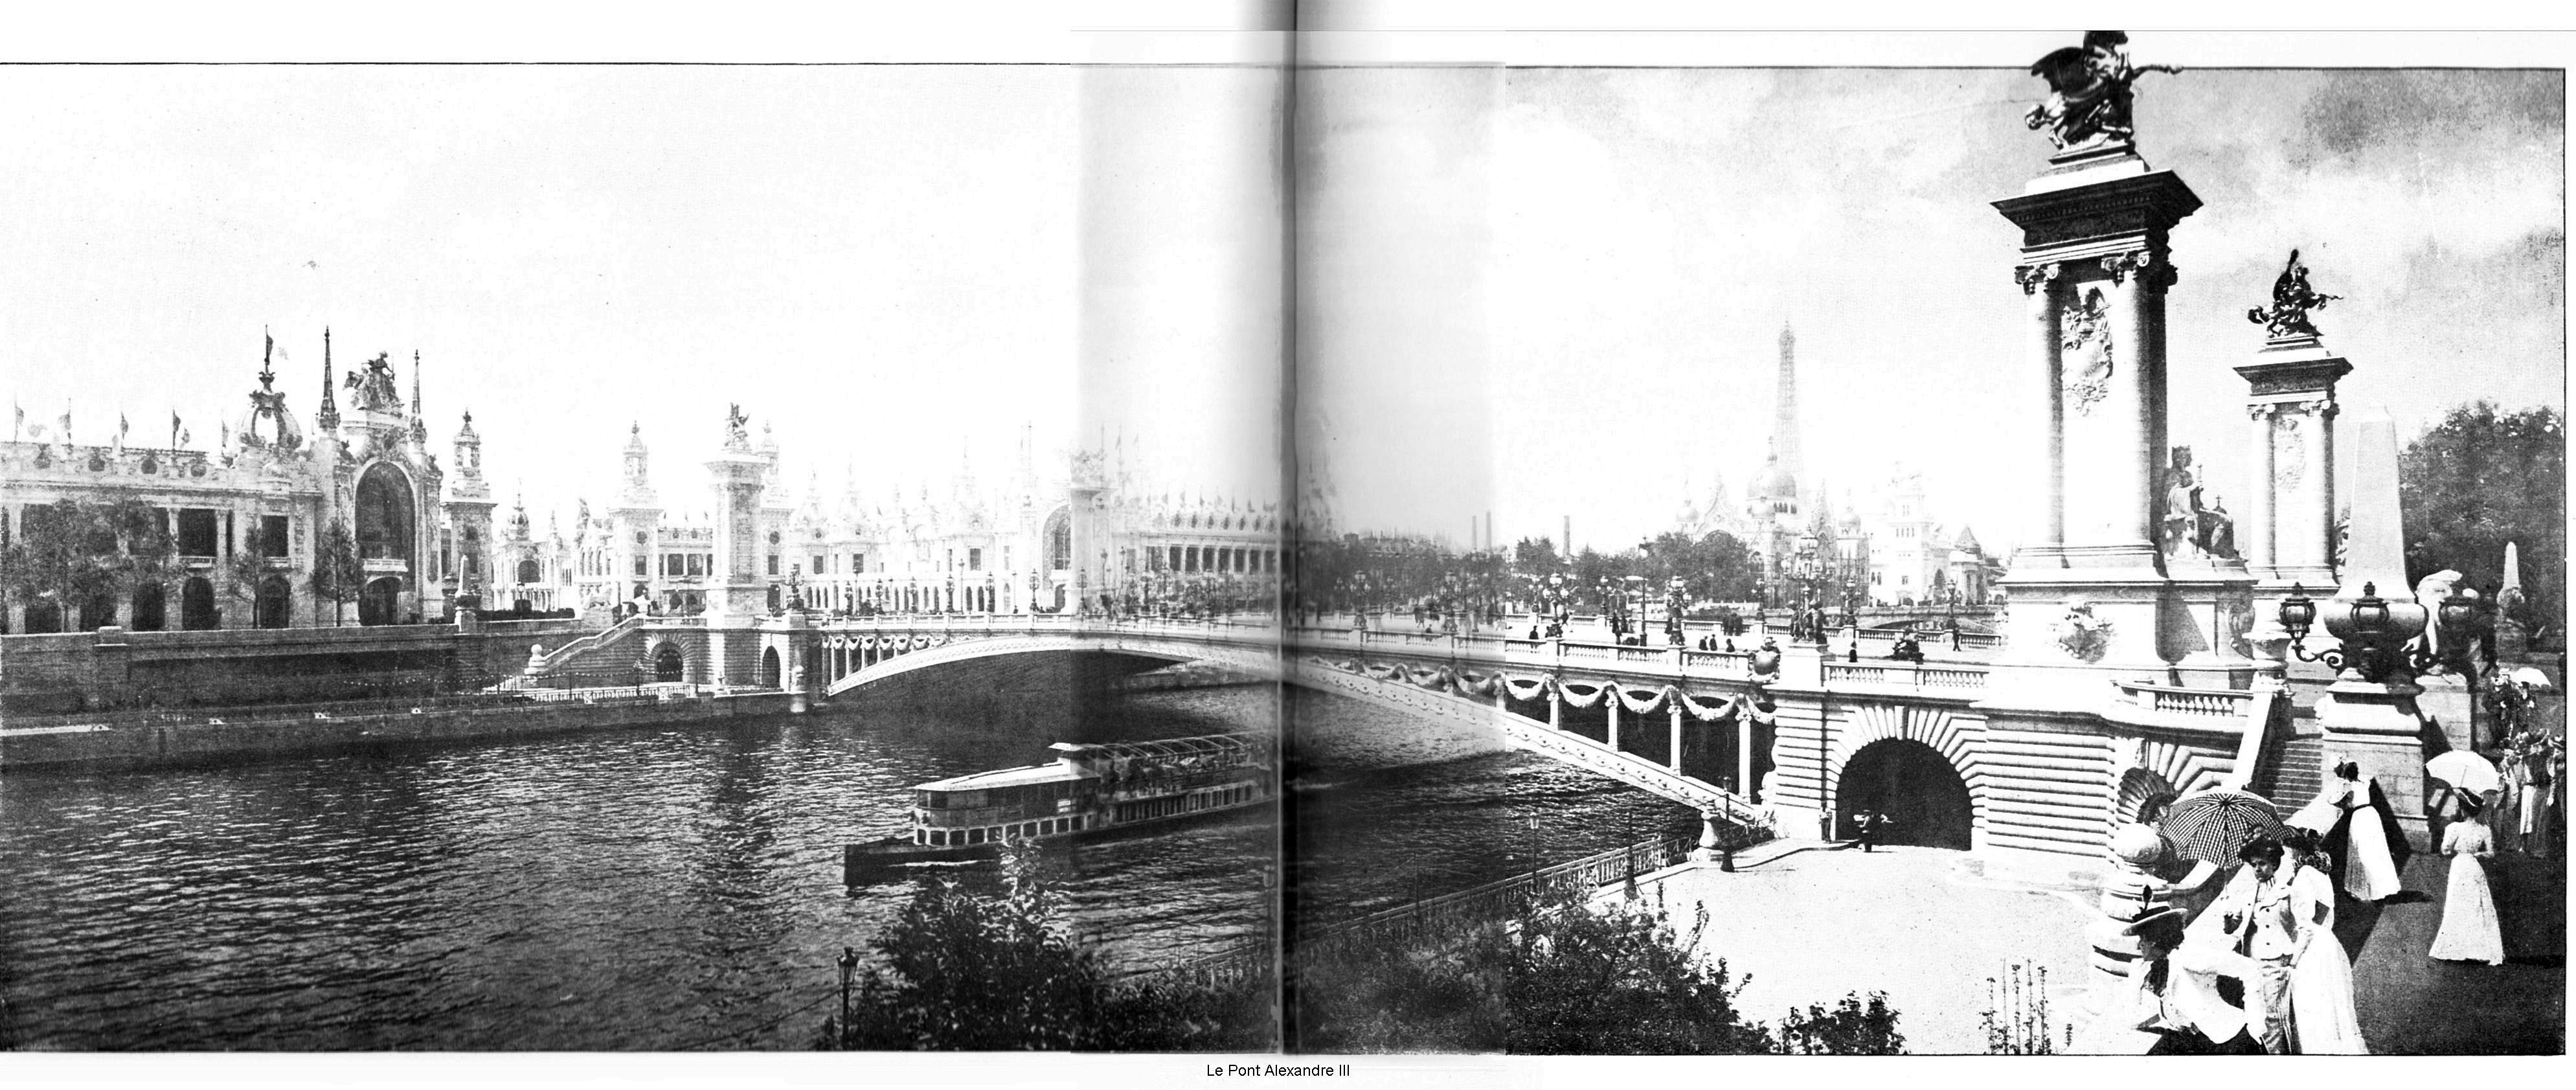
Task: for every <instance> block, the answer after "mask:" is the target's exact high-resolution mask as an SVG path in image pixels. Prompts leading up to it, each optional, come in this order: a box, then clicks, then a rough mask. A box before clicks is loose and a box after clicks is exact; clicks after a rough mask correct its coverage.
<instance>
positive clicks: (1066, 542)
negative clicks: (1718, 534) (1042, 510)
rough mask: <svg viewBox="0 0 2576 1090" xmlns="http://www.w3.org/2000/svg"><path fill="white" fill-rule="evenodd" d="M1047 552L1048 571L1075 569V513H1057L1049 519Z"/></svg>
mask: <svg viewBox="0 0 2576 1090" xmlns="http://www.w3.org/2000/svg"><path fill="white" fill-rule="evenodd" d="M1046 551H1047V570H1048V571H1067V570H1070V569H1071V568H1072V567H1073V513H1072V512H1070V511H1057V512H1056V513H1055V514H1053V515H1050V516H1048V517H1047V528H1046Z"/></svg>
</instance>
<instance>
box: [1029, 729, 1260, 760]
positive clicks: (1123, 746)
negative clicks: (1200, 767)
mask: <svg viewBox="0 0 2576 1090" xmlns="http://www.w3.org/2000/svg"><path fill="white" fill-rule="evenodd" d="M1264 741H1265V740H1264V739H1262V738H1260V737H1257V736H1254V735H1249V734H1202V735H1199V736H1198V737H1195V738H1165V739H1161V740H1159V741H1152V742H1099V743H1093V744H1087V745H1086V744H1082V743H1076V742H1058V743H1056V744H1054V745H1052V746H1048V747H1047V748H1048V749H1052V750H1054V751H1056V752H1057V753H1061V754H1063V755H1064V756H1065V757H1066V759H1069V760H1077V761H1084V760H1088V761H1100V760H1111V761H1114V760H1120V759H1133V758H1138V757H1146V758H1157V759H1162V758H1172V757H1207V756H1215V755H1220V754H1235V753H1244V752H1248V751H1251V750H1253V749H1255V748H1257V747H1259V746H1261V745H1262V744H1263V743H1264Z"/></svg>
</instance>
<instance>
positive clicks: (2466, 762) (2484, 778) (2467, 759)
mask: <svg viewBox="0 0 2576 1090" xmlns="http://www.w3.org/2000/svg"><path fill="white" fill-rule="evenodd" d="M2424 774H2425V775H2427V776H2431V777H2433V778H2434V779H2437V780H2440V781H2442V782H2443V783H2447V784H2450V785H2451V787H2452V788H2453V789H2455V790H2458V791H2462V792H2466V793H2468V794H2470V795H2483V794H2486V793H2487V792H2489V791H2495V790H2500V789H2502V788H2503V787H2504V777H2503V776H2502V775H2500V774H2498V773H2497V772H2496V766H2495V764H2494V763H2493V762H2490V761H2488V760H2487V759H2486V758H2484V757H2480V756H2478V755H2477V754H2475V753H2471V752H2469V751H2468V750H2465V749H2455V750H2452V751H2450V752H2449V753H2445V754H2442V755H2441V756H2439V757H2435V758H2433V759H2432V760H2429V761H2426V762H2424Z"/></svg>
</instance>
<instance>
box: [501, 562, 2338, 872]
mask: <svg viewBox="0 0 2576 1090" xmlns="http://www.w3.org/2000/svg"><path fill="white" fill-rule="evenodd" d="M1514 631H1526V628H1525V627H1523V628H1517V629H1515V630H1514ZM1590 634H1591V633H1588V632H1585V631H1583V630H1581V629H1577V630H1575V632H1574V633H1573V634H1572V637H1571V638H1567V639H1560V640H1532V639H1526V638H1521V637H1519V636H1516V635H1511V634H1507V633H1505V632H1501V631H1489V632H1482V633H1474V634H1457V635H1449V634H1435V633H1422V632H1404V631H1378V630H1357V629H1354V628H1351V627H1349V626H1347V625H1324V626H1307V625H1296V626H1288V627H1285V628H1283V627H1282V626H1280V625H1278V624H1277V623H1275V622H1274V621H1272V620H1270V619H1269V618H1266V617H1263V618H1248V619H1240V620H1215V621H1205V620H1202V621H1174V620H1151V619H1125V620H1111V619H1108V618H1096V617H1078V616H1062V615H998V616H987V615H909V616H883V617H873V618H862V619H838V618H825V617H819V616H816V615H812V614H794V613H791V614H788V615H785V616H779V617H761V618H737V619H734V620H732V621H729V622H727V621H717V622H713V623H711V622H710V619H708V618H702V617H687V618H647V619H644V620H641V621H629V622H626V623H623V624H621V625H620V626H618V627H617V628H615V629H612V630H610V631H608V632H603V633H600V634H598V638H596V639H591V640H584V641H576V644H575V645H573V646H567V647H566V648H564V649H562V650H561V651H559V652H557V653H555V654H552V655H542V656H538V657H536V658H533V659H532V660H531V662H530V663H529V667H528V676H527V677H526V678H525V679H523V681H522V682H521V683H522V684H527V685H535V686H544V687H550V688H565V687H568V686H572V685H580V684H590V683H615V684H632V683H633V679H634V678H635V676H636V674H637V672H638V669H639V665H640V666H641V667H643V668H644V669H645V670H647V671H651V672H654V673H655V674H656V676H660V674H661V672H663V671H673V672H676V676H672V677H671V678H670V680H676V681H685V682H689V683H692V684H699V685H713V686H716V687H718V688H720V689H721V688H725V687H732V688H735V689H752V690H768V691H779V690H784V691H786V692H787V694H788V695H789V696H790V698H791V700H792V701H795V702H797V706H801V704H802V702H803V701H806V700H808V699H812V698H818V697H819V698H824V699H829V698H831V697H836V696H846V695H849V694H852V693H855V692H858V691H860V690H863V689H866V688H868V687H870V686H874V685H879V684H884V683H888V682H896V683H897V684H895V685H893V686H890V688H892V689H894V690H897V691H903V690H906V689H907V688H909V689H911V690H913V691H915V692H919V691H922V690H927V691H928V692H929V694H930V698H931V699H937V700H948V699H952V698H953V700H955V701H983V702H986V703H988V704H989V703H997V702H998V703H1001V704H1009V703H1011V702H1014V701H1016V700H1019V699H1020V698H1021V694H1020V693H1009V692H1002V691H1000V690H1002V689H1004V688H1007V687H1013V686H1016V687H1017V688H1019V689H1020V690H1022V692H1024V693H1025V692H1035V691H1036V689H1033V688H1031V686H1033V685H1034V686H1040V687H1043V686H1045V685H1048V684H1053V683H1054V680H1053V679H1056V678H1058V677H1071V676H1096V674H1097V671H1098V668H1099V667H1100V666H1102V665H1103V664H1106V665H1107V668H1108V669H1110V670H1112V671H1126V672H1135V671H1139V670H1145V669H1152V668H1154V667H1156V666H1159V665H1163V664H1172V663H1182V662H1215V663H1220V664H1223V665H1225V666H1227V667H1231V668H1233V669H1237V670H1241V671H1243V672H1244V673H1245V674H1247V675H1250V676H1255V677H1263V678H1271V679H1276V680H1279V681H1282V682H1285V683H1289V684H1296V685H1300V686H1305V687H1308V688H1311V689H1318V690H1322V691H1326V692H1333V693H1338V694H1341V695H1345V696H1348V697H1351V698H1354V699H1357V700H1361V701H1365V702H1368V703H1372V704H1377V705H1380V706H1383V707H1388V708H1393V709H1396V710H1399V711H1402V712H1404V713H1406V714H1408V715H1411V716H1416V717H1421V718H1427V719H1431V720H1435V721H1439V722H1444V723H1450V724H1456V725H1460V726H1467V727H1473V728H1477V729H1482V730H1490V731H1493V732H1495V733H1496V734H1497V735H1498V736H1499V738H1500V740H1501V741H1502V743H1503V744H1506V745H1510V746H1515V747H1520V748H1526V749H1529V750H1531V751H1533V752H1537V753H1541V754H1544V755H1546V756H1548V757H1550V758H1552V759H1555V760H1559V761H1564V762H1567V763H1570V764H1575V765H1579V766H1581V767H1584V768H1587V769H1590V770H1592V771H1595V772H1598V773H1600V774H1602V775H1606V776H1611V777H1613V778H1615V779H1618V780H1621V781H1623V782H1626V783H1629V784H1631V785H1634V786H1636V787H1639V788H1641V789H1643V790H1647V791H1651V792H1654V793H1655V794H1658V795H1662V796H1664V797H1666V798H1670V799H1673V800H1675V801H1678V802H1681V803H1684V804H1686V805H1690V806H1693V807H1696V808H1698V809H1700V810H1701V811H1702V812H1703V813H1704V814H1705V815H1706V816H1707V817H1708V819H1709V829H1708V835H1709V836H1710V837H1712V838H1717V839H1725V838H1726V836H1727V834H1726V833H1725V832H1724V831H1723V829H1722V826H1729V825H1731V826H1737V827H1740V828H1745V829H1754V828H1767V827H1773V826H1777V827H1781V828H1794V829H1795V831H1796V832H1798V833H1799V834H1801V835H1806V834H1808V833H1809V831H1810V830H1812V831H1813V832H1814V833H1815V834H1819V835H1825V836H1837V835H1840V834H1844V833H1845V832H1846V831H1847V829H1848V819H1849V813H1850V811H1851V808H1852V806H1853V805H1855V800H1857V803H1858V804H1869V805H1881V804H1884V802H1885V799H1884V798H1882V796H1885V795H1886V794H1887V793H1888V792H1890V791H1899V790H1902V791H1915V790H1917V788H1918V787H1919V786H1920V785H1923V784H1927V783H1930V784H1934V785H1935V786H1936V787H1937V783H1938V781H1945V780H1947V781H1950V782H1952V783H1953V784H1955V791H1956V792H1958V793H1959V794H1958V795H1956V796H1953V797H1957V798H1959V799H1960V801H1959V802H1958V803H1957V804H1955V805H1952V804H1946V803H1944V804H1939V805H1934V804H1933V803H1930V802H1926V803H1923V804H1922V807H1929V809H1926V810H1924V812H1925V813H1927V814H1937V815H1938V818H1939V821H1940V823H1941V827H1942V830H1943V831H1942V833H1941V835H1940V839H1939V841H1938V842H1942V843H1950V844H1954V845H1955V846H1957V847H1963V848H1972V849H1974V850H1976V851H1978V852H1980V853H1983V854H1989V855H1990V856H1993V857H1996V858H2006V857H2010V858H2013V859H2017V860H2018V861H2019V862H2022V863H2030V864H2032V865H2034V866H2036V867H2038V868H2039V869H2040V870H2041V871H2044V872H2051V873H2054V874H2057V875H2059V876H2061V877H2063V876H2065V875H2068V874H2081V873H2083V872H2087V871H2098V870H2099V868H2100V867H2101V866H2102V865H2103V844H2104V837H2105V836H2106V835H2107V833H2108V832H2109V830H2110V828H2111V827H2112V826H2113V825H2114V824H2115V823H2116V822H2117V821H2119V820H2122V819H2123V818H2124V817H2125V816H2127V815H2128V814H2130V813H2131V812H2133V810H2134V807H2135V806H2136V805H2137V804H2139V803H2140V802H2141V801H2143V800H2144V799H2147V798H2151V797H2154V796H2155V795H2158V794H2161V793H2170V792H2176V791H2187V790H2190V789H2192V788H2194V787H2199V786H2214V785H2218V784H2221V783H2227V782H2237V783H2242V782H2245V780H2246V777H2247V776H2249V775H2250V774H2251V771H2250V770H2252V769H2253V768H2254V767H2255V766H2256V764H2257V762H2268V761H2274V760H2276V758H2273V757H2268V756H2266V755H2267V754H2273V753H2275V752H2288V751H2287V750H2283V749H2282V747H2281V746H2280V745H2278V744H2276V743H2277V742H2278V741H2279V737H2278V735H2277V730H2278V728H2279V727H2280V725H2281V724H2282V723H2285V722H2286V719H2284V718H2281V717H2277V716H2275V715H2274V711H2275V710H2276V708H2277V704H2276V703H2275V702H2268V701H2261V700H2257V699H2255V698H2254V694H2253V693H2250V692H2248V691H2246V690H2241V689H2236V690H2229V689H2217V690H2193V689H2183V688H2179V687H2175V686H2160V685H2150V684H2145V683H2143V682H2139V683H2131V682H2117V681H2114V682H2106V683H2105V684H2104V685H2103V687H2102V689H2101V690H2100V692H2099V694H2098V695H2097V696H2095V697H2092V698H2091V699H2090V700H2088V701H2087V706H2086V707H2084V708H2080V709H2078V708H2058V709H2049V708H2036V709H2035V708H2033V707H2032V706H2031V705H2029V704H2028V703H2027V702H2026V701H2022V700H2019V699H2017V698H2016V697H2015V696H2014V695H2013V694H2012V693H2010V692H2000V693H1997V694H1989V692H1988V674H1989V667H1988V666H1987V664H1985V663H1983V662H1977V661H1968V660H1960V659H1955V658H1953V659H1936V660H1934V661H1930V662H1926V663H1920V664H1916V663H1906V662H1898V661H1893V660H1889V659H1886V658H1883V657H1882V658H1876V659H1866V658H1864V659H1860V660H1857V661H1851V660H1849V659H1848V658H1844V657H1837V656H1832V655H1828V654H1824V653H1820V652H1819V650H1818V649H1817V648H1815V647H1814V646H1812V645H1809V646H1795V645H1787V644H1785V643H1784V646H1783V654H1782V662H1781V665H1780V667H1779V670H1778V673H1777V674H1775V675H1773V676H1768V677H1755V676H1754V675H1753V670H1752V658H1753V656H1752V655H1751V654H1750V653H1747V652H1742V651H1735V652H1730V651H1722V650H1721V651H1703V650H1699V649H1697V648H1694V647H1666V646H1621V645H1617V644H1613V643H1609V642H1597V641H1595V640H1590V639H1584V638H1581V637H1583V636H1585V635H1590ZM1927 650H1932V651H1933V652H1934V653H1936V654H1940V653H1944V652H1945V651H1946V649H1945V648H1927ZM1846 654H1847V653H1846ZM1050 660H1052V661H1050ZM1067 661H1070V662H1074V663H1076V664H1077V665H1078V667H1079V668H1078V669H1076V670H1074V671H1072V672H1070V673H1065V674H1057V673H1053V672H1051V671H1056V670H1059V669H1061V668H1062V667H1061V666H1060V665H1059V664H1061V663H1063V662H1067ZM943 667H945V668H947V669H944V670H943V669H941V668H943ZM592 678H615V679H617V680H615V681H614V682H607V681H600V682H592V681H588V680H586V679H592ZM1684 758H1689V759H1684ZM1846 773H1849V777H1848V778H1849V779H1850V783H1849V784H1848V785H1846V783H1845V780H1846V778H1847V776H1846ZM1847 786H1848V787H1849V790H1846V787H1847ZM1942 790H1953V789H1951V788H1943V789H1942ZM1873 800H1878V801H1875V802H1874V801H1873ZM1920 808H1921V807H1918V809H1920ZM1917 828H1918V829H1920V828H1922V826H1919V825H1918V826H1917ZM2052 869H2053V870H2052Z"/></svg>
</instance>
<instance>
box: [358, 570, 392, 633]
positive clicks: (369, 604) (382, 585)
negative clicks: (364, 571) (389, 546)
mask: <svg viewBox="0 0 2576 1090" xmlns="http://www.w3.org/2000/svg"><path fill="white" fill-rule="evenodd" d="M401 608H402V580H400V579H396V578H394V577H392V576H390V575H388V576H385V577H384V578H382V579H371V580H368V581H367V587H366V589H365V590H361V591H359V592H358V623H359V624H362V625H379V624H395V623H398V622H400V621H401V620H402V616H401V613H400V610H401Z"/></svg>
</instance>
